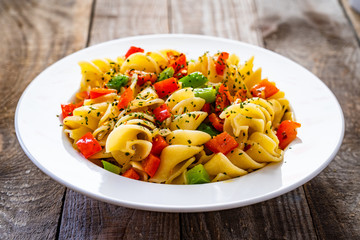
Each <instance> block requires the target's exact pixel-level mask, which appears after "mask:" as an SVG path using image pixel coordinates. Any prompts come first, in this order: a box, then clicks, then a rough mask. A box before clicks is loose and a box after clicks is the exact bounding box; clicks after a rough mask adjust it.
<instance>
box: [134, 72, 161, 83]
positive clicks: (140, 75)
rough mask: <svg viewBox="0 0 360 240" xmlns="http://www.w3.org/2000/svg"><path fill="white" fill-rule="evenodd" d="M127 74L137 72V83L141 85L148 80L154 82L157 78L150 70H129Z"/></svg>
mask: <svg viewBox="0 0 360 240" xmlns="http://www.w3.org/2000/svg"><path fill="white" fill-rule="evenodd" d="M129 74H130V75H131V76H132V75H133V74H137V79H138V80H137V85H139V86H142V85H144V84H145V83H146V82H147V81H150V82H151V83H154V82H155V81H156V79H157V76H156V74H155V73H151V72H144V71H140V70H131V71H130V72H129Z"/></svg>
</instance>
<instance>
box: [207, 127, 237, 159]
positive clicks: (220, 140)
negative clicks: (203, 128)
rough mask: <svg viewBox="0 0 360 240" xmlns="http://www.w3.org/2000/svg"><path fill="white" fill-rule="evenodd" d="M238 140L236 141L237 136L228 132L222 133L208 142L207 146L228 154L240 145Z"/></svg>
mask: <svg viewBox="0 0 360 240" xmlns="http://www.w3.org/2000/svg"><path fill="white" fill-rule="evenodd" d="M238 145H239V144H238V142H236V140H235V138H233V137H232V136H230V135H229V134H228V133H227V132H223V133H220V134H219V135H217V136H216V137H214V138H213V139H211V140H210V141H208V142H207V143H205V146H206V147H207V148H208V149H209V150H211V151H212V152H214V153H218V152H221V153H223V154H225V155H226V154H227V153H228V152H230V151H231V150H233V149H234V148H236V147H237V146H238Z"/></svg>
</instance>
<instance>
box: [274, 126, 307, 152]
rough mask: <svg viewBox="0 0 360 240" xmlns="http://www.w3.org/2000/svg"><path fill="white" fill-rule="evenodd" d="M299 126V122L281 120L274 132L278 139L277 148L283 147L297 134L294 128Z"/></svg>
mask: <svg viewBox="0 0 360 240" xmlns="http://www.w3.org/2000/svg"><path fill="white" fill-rule="evenodd" d="M299 127H301V124H300V123H297V122H294V121H291V120H285V121H282V122H281V123H280V125H279V127H278V130H277V132H276V136H277V138H278V139H279V148H281V149H285V148H286V147H287V146H288V145H289V144H290V143H291V142H292V141H293V140H294V139H295V138H296V135H297V131H296V128H299Z"/></svg>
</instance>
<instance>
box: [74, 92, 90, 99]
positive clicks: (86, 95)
mask: <svg viewBox="0 0 360 240" xmlns="http://www.w3.org/2000/svg"><path fill="white" fill-rule="evenodd" d="M76 97H77V98H79V99H81V100H84V99H89V98H90V93H89V92H88V91H82V92H79V93H77V94H76Z"/></svg>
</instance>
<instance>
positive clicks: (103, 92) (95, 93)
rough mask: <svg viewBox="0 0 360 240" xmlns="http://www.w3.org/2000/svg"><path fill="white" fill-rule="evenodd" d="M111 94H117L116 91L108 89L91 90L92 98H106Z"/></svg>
mask: <svg viewBox="0 0 360 240" xmlns="http://www.w3.org/2000/svg"><path fill="white" fill-rule="evenodd" d="M109 93H116V90H115V89H107V88H93V89H91V90H90V98H91V99H94V98H98V97H101V96H104V95H106V94H109Z"/></svg>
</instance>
